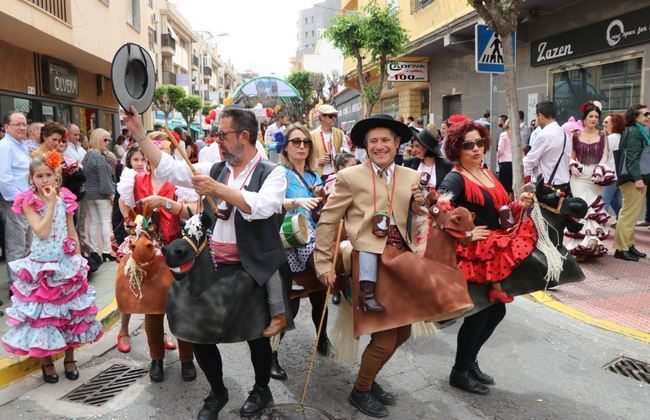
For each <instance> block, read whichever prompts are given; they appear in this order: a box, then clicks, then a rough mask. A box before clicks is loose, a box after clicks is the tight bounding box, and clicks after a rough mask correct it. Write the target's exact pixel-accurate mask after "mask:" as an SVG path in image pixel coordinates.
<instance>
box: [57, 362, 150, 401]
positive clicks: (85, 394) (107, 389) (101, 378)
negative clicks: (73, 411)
mask: <svg viewBox="0 0 650 420" xmlns="http://www.w3.org/2000/svg"><path fill="white" fill-rule="evenodd" d="M147 372H148V370H147V369H137V368H132V367H129V366H125V365H112V366H111V367H109V368H108V369H106V370H105V371H103V372H102V373H100V374H99V375H97V376H95V377H94V378H92V379H91V380H90V381H88V382H86V383H85V384H83V385H81V386H80V387H78V388H75V389H74V390H72V391H71V392H70V393H68V394H66V395H64V396H63V397H62V398H61V399H62V400H64V401H70V402H74V403H79V404H86V405H92V406H94V407H100V406H102V405H104V404H105V403H106V402H107V401H109V400H111V399H112V398H113V397H115V396H116V395H117V394H119V393H120V392H122V391H124V390H125V389H126V388H128V387H129V386H130V385H133V384H134V383H135V382H136V381H137V380H138V379H140V378H142V377H143V376H144V375H145V374H146V373H147Z"/></svg>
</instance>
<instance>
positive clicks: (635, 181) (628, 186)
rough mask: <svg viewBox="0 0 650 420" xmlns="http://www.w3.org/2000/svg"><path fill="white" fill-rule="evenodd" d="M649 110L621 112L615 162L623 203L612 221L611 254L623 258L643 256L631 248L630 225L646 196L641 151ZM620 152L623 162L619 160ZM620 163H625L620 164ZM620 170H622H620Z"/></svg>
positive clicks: (649, 142) (647, 137) (648, 139)
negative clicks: (622, 128) (612, 245)
mask: <svg viewBox="0 0 650 420" xmlns="http://www.w3.org/2000/svg"><path fill="white" fill-rule="evenodd" d="M649 121H650V111H649V110H648V107H647V106H645V105H632V106H631V107H630V108H629V109H628V110H627V112H626V113H625V124H626V125H627V127H626V128H625V131H623V135H622V136H621V143H620V144H619V149H618V150H619V153H620V155H619V162H618V164H617V171H616V172H617V173H618V186H619V188H620V189H621V192H622V193H623V207H622V208H621V212H620V213H619V216H618V222H617V224H616V236H615V237H614V248H615V249H616V252H614V258H618V259H621V260H625V261H639V259H640V258H644V257H645V256H646V254H645V253H643V252H640V251H639V250H637V249H636V248H635V246H634V245H635V239H634V227H635V225H636V222H637V220H639V216H640V215H641V211H642V210H643V203H644V201H645V196H646V189H647V185H646V182H647V181H646V180H644V178H643V175H646V174H642V173H641V165H640V162H641V154H642V153H643V150H644V148H645V147H648V146H650V133H649V132H648V123H649ZM623 156H624V157H625V162H623ZM623 165H625V167H624V168H623ZM621 172H626V174H622V173H621Z"/></svg>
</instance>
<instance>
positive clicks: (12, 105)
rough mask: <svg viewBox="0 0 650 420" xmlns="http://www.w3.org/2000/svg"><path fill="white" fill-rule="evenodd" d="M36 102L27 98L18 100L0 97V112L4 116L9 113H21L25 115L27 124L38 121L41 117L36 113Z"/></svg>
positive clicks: (11, 97)
mask: <svg viewBox="0 0 650 420" xmlns="http://www.w3.org/2000/svg"><path fill="white" fill-rule="evenodd" d="M34 105H35V103H34V101H32V100H30V99H26V98H16V97H13V96H0V110H1V111H2V115H3V116H4V114H6V113H7V112H9V111H14V110H16V111H20V112H22V113H23V114H25V117H26V118H27V123H28V124H29V123H32V122H33V121H36V120H37V119H38V118H39V117H38V116H37V115H35V112H34Z"/></svg>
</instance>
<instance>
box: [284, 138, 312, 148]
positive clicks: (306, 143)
mask: <svg viewBox="0 0 650 420" xmlns="http://www.w3.org/2000/svg"><path fill="white" fill-rule="evenodd" d="M289 143H291V144H293V145H294V146H296V147H300V145H303V146H305V148H309V147H311V140H298V139H296V140H289Z"/></svg>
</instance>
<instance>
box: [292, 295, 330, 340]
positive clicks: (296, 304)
mask: <svg viewBox="0 0 650 420" xmlns="http://www.w3.org/2000/svg"><path fill="white" fill-rule="evenodd" d="M309 303H311V320H312V322H313V323H314V328H315V329H316V332H318V324H320V317H321V314H322V313H323V308H324V307H325V304H326V302H325V291H324V290H323V291H320V292H314V293H311V294H310V295H309ZM289 307H290V308H291V316H292V317H293V319H296V316H297V315H298V310H299V309H300V299H291V300H290V301H289ZM327 315H328V314H325V319H324V320H323V331H322V332H321V335H320V340H319V342H318V344H321V343H322V342H324V341H325V340H327ZM283 336H284V335H283Z"/></svg>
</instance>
